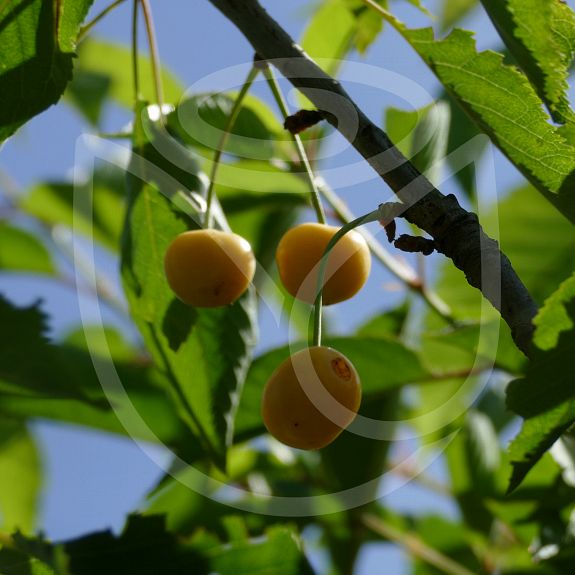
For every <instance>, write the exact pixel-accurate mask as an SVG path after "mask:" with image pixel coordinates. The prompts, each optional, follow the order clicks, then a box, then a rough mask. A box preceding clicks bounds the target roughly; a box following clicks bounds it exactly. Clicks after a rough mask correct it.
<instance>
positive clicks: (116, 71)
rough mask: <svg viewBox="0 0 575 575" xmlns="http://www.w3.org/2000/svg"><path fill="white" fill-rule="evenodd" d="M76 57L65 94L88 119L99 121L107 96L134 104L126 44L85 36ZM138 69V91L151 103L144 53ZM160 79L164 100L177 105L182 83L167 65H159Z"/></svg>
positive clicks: (148, 65) (151, 82)
mask: <svg viewBox="0 0 575 575" xmlns="http://www.w3.org/2000/svg"><path fill="white" fill-rule="evenodd" d="M78 56H79V58H78V63H77V65H76V68H75V70H74V78H73V80H72V82H71V83H70V85H69V88H68V91H67V92H66V97H67V99H68V101H69V102H70V103H71V104H73V105H74V106H76V107H77V108H78V110H79V111H80V112H81V113H82V114H84V115H85V117H86V118H87V119H88V121H90V122H92V123H94V124H97V123H98V122H99V120H100V114H101V111H102V105H103V100H104V99H105V98H106V97H110V98H111V99H112V100H113V101H114V102H116V103H118V104H120V105H122V106H125V107H126V108H131V107H132V106H133V105H134V86H133V82H132V73H133V72H132V54H131V50H130V47H129V46H127V45H123V44H115V43H113V42H108V41H106V40H100V39H94V38H87V39H86V40H84V41H83V42H82V44H81V45H80V46H79V48H78ZM138 70H139V79H140V94H141V96H142V98H143V99H144V100H147V101H150V102H154V101H155V91H154V80H153V76H152V67H151V62H150V59H149V58H148V57H147V56H143V55H139V56H138ZM161 78H162V86H163V89H164V98H165V101H166V102H169V103H172V104H177V103H178V102H179V100H180V98H181V96H182V94H183V93H184V86H183V85H182V83H181V82H180V80H179V79H178V78H176V76H174V74H173V73H172V72H170V71H169V70H167V69H166V68H162V71H161Z"/></svg>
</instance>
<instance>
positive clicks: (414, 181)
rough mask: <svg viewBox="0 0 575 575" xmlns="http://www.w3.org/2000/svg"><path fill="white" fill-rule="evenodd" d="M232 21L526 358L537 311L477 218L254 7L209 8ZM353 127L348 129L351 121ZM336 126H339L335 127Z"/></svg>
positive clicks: (219, 0) (251, 3) (233, 2)
mask: <svg viewBox="0 0 575 575" xmlns="http://www.w3.org/2000/svg"><path fill="white" fill-rule="evenodd" d="M210 2H211V3H212V4H213V5H214V6H215V7H216V8H218V9H219V10H220V11H221V12H222V13H223V14H224V15H225V16H226V17H227V18H228V19H229V20H230V21H232V22H233V23H234V24H235V25H236V26H237V27H238V28H239V30H240V31H241V32H242V34H243V35H244V36H245V37H246V39H247V40H248V41H249V42H250V43H251V45H252V47H253V48H254V50H255V51H256V52H257V53H258V54H259V55H260V56H261V57H262V58H263V59H265V60H267V61H268V62H271V63H273V64H274V66H276V67H277V68H278V69H279V70H280V72H281V73H282V74H283V75H284V76H285V77H286V78H287V79H288V80H289V81H290V82H291V83H292V84H293V85H294V86H295V87H296V88H298V89H299V90H301V92H302V93H303V94H304V95H305V96H306V97H307V98H308V99H309V100H310V101H311V102H313V104H314V105H315V107H316V108H317V109H318V110H321V111H322V112H324V114H325V113H326V111H329V113H328V114H325V115H326V119H327V121H329V122H330V123H331V124H332V125H334V126H335V127H336V128H338V129H339V131H340V132H341V133H342V135H343V136H344V137H345V138H346V139H347V140H348V141H349V142H350V143H351V144H352V145H353V146H354V148H355V149H356V150H357V151H358V152H359V153H360V154H361V155H362V156H363V157H364V158H365V159H366V160H367V162H368V163H369V164H370V165H371V166H372V167H373V169H374V170H375V171H376V172H377V174H378V175H379V176H380V177H381V178H382V179H383V180H384V181H385V182H386V183H387V184H388V185H389V186H390V188H391V189H392V190H393V191H394V192H395V193H396V195H397V196H398V197H399V199H400V200H401V201H402V202H403V204H404V205H405V212H404V214H403V217H405V218H406V219H407V220H408V221H409V222H411V223H413V224H415V225H417V226H418V227H419V228H421V229H422V230H424V231H426V232H427V233H428V234H429V235H430V236H431V237H432V238H433V239H434V240H435V243H436V245H437V249H438V251H440V252H441V253H443V254H444V255H446V256H447V257H449V258H450V259H451V260H452V261H453V263H454V264H455V265H456V266H457V267H458V268H459V269H460V270H462V271H463V272H464V273H465V277H466V279H467V281H468V283H469V284H470V285H472V286H473V287H475V288H478V289H480V290H481V292H482V293H483V295H484V296H485V297H486V298H487V299H488V300H489V301H490V302H491V303H492V305H493V306H494V307H495V308H496V309H497V310H498V311H499V312H500V313H501V316H502V317H503V319H504V320H505V321H506V322H507V324H508V325H509V327H510V328H511V333H512V336H513V339H514V341H515V344H516V345H517V347H518V348H519V349H520V350H521V351H523V352H524V353H525V354H526V355H528V354H529V352H530V344H531V338H532V335H533V324H532V320H533V317H534V316H535V315H536V313H537V305H536V303H535V302H534V300H533V299H532V297H531V295H530V294H529V292H528V291H527V289H526V288H525V286H524V285H523V283H522V282H521V280H520V279H519V277H518V276H517V274H516V273H515V271H514V270H513V267H512V266H511V263H510V261H509V259H508V258H507V257H506V256H505V255H504V254H502V253H501V251H500V250H499V246H498V244H497V242H496V241H495V240H493V239H491V238H490V237H488V236H487V235H486V234H485V232H484V231H483V229H482V227H481V226H480V224H479V221H478V218H477V216H476V215H475V214H473V213H470V212H467V211H466V210H465V209H463V208H462V207H461V206H460V205H459V203H458V201H457V199H456V198H455V196H453V195H448V196H444V195H443V194H442V193H441V192H440V191H439V190H437V189H436V188H435V187H434V186H433V184H432V183H431V182H430V181H429V180H428V179H427V178H426V177H425V176H423V175H422V174H420V173H419V171H418V170H417V169H416V168H415V166H413V164H411V162H409V161H408V160H407V158H405V156H403V154H401V152H399V150H398V149H397V148H396V147H395V146H394V145H393V143H392V142H391V140H390V139H389V137H388V136H387V134H386V133H385V132H384V131H383V130H381V129H380V128H379V127H378V126H376V125H375V124H373V122H371V121H370V120H369V119H368V118H367V117H366V116H365V114H364V113H363V112H362V111H361V110H360V109H359V107H358V106H357V104H356V103H355V102H354V101H353V100H352V99H351V97H350V96H349V94H347V92H346V91H345V90H344V89H343V88H342V86H341V85H340V84H339V82H337V81H336V80H334V79H333V78H332V77H330V76H329V75H328V74H326V73H325V72H324V71H323V70H322V69H321V68H320V67H319V66H317V64H315V62H314V61H313V60H311V59H310V58H309V57H308V56H307V55H306V54H305V53H304V52H303V50H302V49H301V48H300V47H299V46H298V45H297V44H296V42H295V41H294V40H293V39H292V38H291V37H290V36H289V35H288V34H287V33H286V32H285V31H284V30H283V29H282V28H281V26H279V24H278V23H277V22H275V20H273V19H272V18H271V17H270V16H269V15H268V14H267V12H266V11H265V10H264V9H263V8H262V6H261V5H260V4H259V3H258V2H257V0H241V1H240V0H210ZM350 119H351V120H353V121H349V120H350ZM340 124H341V125H340Z"/></svg>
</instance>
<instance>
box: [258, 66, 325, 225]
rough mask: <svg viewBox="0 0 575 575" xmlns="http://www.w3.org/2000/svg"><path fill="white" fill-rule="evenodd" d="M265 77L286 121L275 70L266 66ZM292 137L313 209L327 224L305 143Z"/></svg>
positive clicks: (318, 219)
mask: <svg viewBox="0 0 575 575" xmlns="http://www.w3.org/2000/svg"><path fill="white" fill-rule="evenodd" d="M264 76H265V77H266V80H267V83H268V86H269V87H270V90H271V92H272V94H273V96H274V98H275V101H276V103H277V105H278V107H279V109H280V111H281V113H282V116H283V117H284V119H285V118H287V117H288V116H289V115H290V113H289V110H288V107H287V104H286V101H285V99H284V97H283V94H282V91H281V88H280V85H279V83H278V81H277V80H276V77H275V75H274V73H273V70H272V69H271V68H270V66H266V67H265V68H264ZM292 137H293V139H294V142H295V145H296V150H297V154H298V157H299V159H300V162H301V163H302V164H303V166H304V167H305V171H306V174H307V179H308V182H309V187H310V193H311V203H312V206H313V209H314V211H315V215H316V218H317V221H318V222H319V223H320V224H325V222H326V219H325V212H324V211H323V206H322V205H321V198H320V195H319V190H318V188H317V183H316V181H315V176H314V174H313V170H312V168H311V163H310V161H309V158H308V157H307V153H306V151H305V147H304V145H303V142H302V141H301V138H300V137H299V135H298V134H292Z"/></svg>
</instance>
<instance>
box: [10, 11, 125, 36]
mask: <svg viewBox="0 0 575 575" xmlns="http://www.w3.org/2000/svg"><path fill="white" fill-rule="evenodd" d="M8 1H10V0H8ZM125 1H126V0H116V1H115V2H112V3H111V4H110V5H109V6H108V7H107V8H104V9H103V10H102V11H101V12H100V13H99V14H98V15H97V16H95V17H94V18H92V20H90V21H89V22H87V23H86V24H84V26H82V27H81V28H80V32H79V33H78V38H77V40H76V42H77V43H80V42H81V41H82V40H83V39H84V38H85V37H86V35H87V34H88V33H89V32H90V30H92V28H93V27H94V26H95V25H96V24H97V23H98V22H99V21H100V20H102V18H104V17H105V16H107V15H108V14H109V13H110V12H112V10H114V9H115V8H117V7H118V6H119V5H120V4H123V3H124V2H125Z"/></svg>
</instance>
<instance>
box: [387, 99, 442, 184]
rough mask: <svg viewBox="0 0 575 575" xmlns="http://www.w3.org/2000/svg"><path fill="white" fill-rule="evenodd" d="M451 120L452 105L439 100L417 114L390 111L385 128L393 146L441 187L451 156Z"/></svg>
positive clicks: (415, 111)
mask: <svg viewBox="0 0 575 575" xmlns="http://www.w3.org/2000/svg"><path fill="white" fill-rule="evenodd" d="M450 120H451V114H450V109H449V106H448V104H447V103H446V102H444V101H442V100H439V101H437V102H435V103H434V104H431V105H429V106H426V107H425V108H421V109H419V110H413V111H405V110H399V109H397V108H387V110H386V117H385V126H386V132H387V134H388V135H389V137H390V138H391V140H392V142H394V143H395V144H396V146H397V147H398V148H399V149H400V150H401V151H402V152H403V153H404V155H405V156H406V157H407V158H408V159H410V160H411V162H412V163H413V165H414V166H415V167H416V168H417V169H418V170H419V171H420V172H422V173H424V174H426V176H427V177H428V178H429V179H430V181H431V182H435V183H437V182H438V181H439V178H440V176H441V167H442V165H441V161H442V159H443V158H444V156H445V154H446V152H447V141H448V134H449V127H450Z"/></svg>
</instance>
